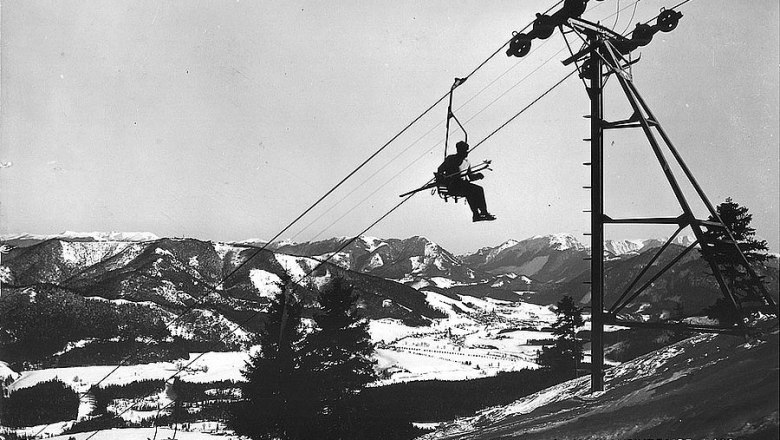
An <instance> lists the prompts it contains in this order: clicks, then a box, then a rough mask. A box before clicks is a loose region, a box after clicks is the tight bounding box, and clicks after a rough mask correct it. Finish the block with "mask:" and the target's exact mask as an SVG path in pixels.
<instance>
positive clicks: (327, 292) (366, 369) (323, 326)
mask: <svg viewBox="0 0 780 440" xmlns="http://www.w3.org/2000/svg"><path fill="white" fill-rule="evenodd" d="M318 301H319V303H320V307H321V311H320V312H319V313H317V314H315V316H314V320H315V322H316V324H317V330H315V332H314V333H312V334H310V335H309V336H308V337H307V339H306V344H305V353H306V355H305V358H304V365H305V371H306V372H307V374H309V380H310V384H311V389H312V392H313V393H314V394H315V395H316V401H317V402H318V406H319V410H318V412H319V414H320V423H319V425H320V429H321V432H320V433H319V436H318V438H360V435H359V431H360V430H361V429H362V428H361V420H363V419H364V416H365V414H361V410H360V408H359V407H360V405H359V404H358V403H357V402H358V399H357V396H358V394H359V392H360V390H362V389H363V388H364V387H365V386H366V385H367V384H369V383H370V382H372V381H374V379H375V378H376V374H375V372H374V368H373V367H374V363H375V362H374V361H373V360H372V359H371V356H372V354H373V352H374V346H373V344H372V343H371V339H370V335H369V333H368V322H367V321H366V320H364V319H363V318H361V317H360V315H359V314H358V310H357V301H358V295H357V292H355V290H354V288H353V287H352V286H351V285H349V284H348V283H347V282H346V281H345V280H344V279H342V278H334V279H333V280H332V281H331V282H330V283H329V284H328V285H326V286H325V287H324V288H323V289H322V291H321V293H320V295H319V298H318Z"/></svg>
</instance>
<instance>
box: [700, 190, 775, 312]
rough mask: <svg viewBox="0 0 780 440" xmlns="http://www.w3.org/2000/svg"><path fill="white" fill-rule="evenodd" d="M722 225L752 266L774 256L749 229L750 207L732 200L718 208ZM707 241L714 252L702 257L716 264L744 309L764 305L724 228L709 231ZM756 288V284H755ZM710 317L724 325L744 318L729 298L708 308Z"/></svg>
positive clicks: (706, 235)
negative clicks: (758, 304) (759, 303)
mask: <svg viewBox="0 0 780 440" xmlns="http://www.w3.org/2000/svg"><path fill="white" fill-rule="evenodd" d="M715 210H716V212H717V213H718V216H719V217H720V219H721V220H722V221H723V223H724V224H725V225H726V226H727V227H728V228H729V229H730V230H731V234H732V236H733V238H734V240H735V241H736V243H737V246H738V247H739V250H741V251H742V254H744V256H745V259H746V260H747V261H748V263H749V264H751V265H754V264H757V263H758V264H760V263H763V262H765V261H767V260H769V259H771V258H774V257H773V256H771V255H769V254H768V253H767V252H768V250H769V247H768V246H767V243H766V241H765V240H758V239H756V238H755V235H756V230H755V229H754V228H752V227H751V226H750V223H751V221H752V220H753V215H752V214H749V213H748V208H747V207H744V206H740V205H739V204H738V203H736V202H734V201H733V200H732V199H731V198H730V197H729V198H727V199H726V201H725V202H723V203H721V204H720V205H718V206H717V207H716V208H715ZM709 220H710V221H714V222H716V221H718V220H717V218H716V217H715V216H712V215H711V216H710V217H709ZM704 236H705V240H706V242H708V243H711V244H712V246H711V247H710V249H711V252H710V253H709V254H705V253H702V258H704V259H705V260H707V261H708V262H710V263H714V264H716V265H717V266H718V267H719V268H720V270H721V273H723V275H724V277H725V278H726V282H727V283H728V284H729V289H730V290H731V292H732V293H733V294H734V296H735V297H736V299H737V301H739V303H740V304H739V305H740V306H741V307H743V308H744V307H745V306H748V303H751V302H753V303H755V302H762V299H761V298H760V297H757V296H756V290H755V288H751V284H752V283H753V282H754V281H755V280H754V279H753V278H752V277H751V275H750V274H749V273H748V271H747V270H746V268H745V267H744V266H743V265H742V257H741V256H740V255H739V252H738V251H737V249H736V248H735V246H734V245H733V244H732V242H731V237H730V236H729V234H728V232H727V231H726V230H724V229H723V228H717V227H713V228H708V229H707V230H706V231H705V232H704ZM753 287H755V285H753ZM706 312H707V314H708V316H710V317H711V318H715V319H718V321H720V322H721V323H722V324H734V323H736V322H737V321H738V320H739V319H741V317H740V314H739V312H738V311H737V310H736V309H735V308H734V305H733V304H732V303H731V302H730V301H729V300H727V299H726V298H719V299H718V300H717V301H716V302H715V304H713V305H712V306H710V307H709V308H707V309H706Z"/></svg>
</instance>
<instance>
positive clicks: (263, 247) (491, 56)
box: [35, 0, 564, 438]
mask: <svg viewBox="0 0 780 440" xmlns="http://www.w3.org/2000/svg"><path fill="white" fill-rule="evenodd" d="M563 1H564V0H560V1H559V2H557V3H556V4H554V5H553V6H551V7H550V8H549V9H548V10H547V12H549V11H550V10H552V9H553V8H555V7H557V6H558V5H560V4H561V3H563ZM532 24H533V22H531V23H529V24H528V25H526V26H525V27H524V28H523V30H525V29H527V28H528V27H530V26H531V25H532ZM511 40H512V39H511V38H510V39H508V40H507V41H506V42H505V43H504V44H502V45H501V47H499V48H498V49H497V50H496V51H495V52H493V53H492V54H491V55H490V56H488V57H487V58H486V59H485V60H483V61H482V62H481V63H480V64H479V65H477V67H475V68H474V69H473V70H472V71H471V72H470V73H469V74H468V75H467V76H466V79H468V78H469V77H471V76H472V75H474V74H475V73H476V72H477V71H478V70H480V69H481V68H482V67H483V66H484V65H485V64H487V62H488V61H490V60H491V59H492V58H493V57H494V56H495V55H496V54H498V52H500V51H501V50H502V49H503V48H504V47H505V46H506V45H507V44H509V42H511ZM448 94H449V92H447V93H445V94H444V95H442V96H441V97H440V98H439V99H438V100H436V101H435V102H434V103H433V104H431V105H430V106H429V107H428V108H426V109H425V110H424V111H423V112H422V113H420V114H419V115H418V116H417V117H416V118H414V119H413V120H412V121H411V122H410V123H408V124H407V125H406V126H405V127H404V128H403V129H401V130H400V131H399V132H398V133H396V134H395V135H394V136H393V137H391V138H390V140H388V141H387V142H386V143H385V144H384V145H382V146H381V147H380V148H379V149H377V150H376V151H375V152H374V153H372V154H371V155H370V156H369V157H368V158H367V159H365V160H364V161H363V162H362V163H361V164H360V165H358V166H357V167H356V168H355V169H353V170H352V171H351V172H350V173H349V174H348V175H347V176H346V177H344V178H343V179H341V181H339V182H338V183H337V184H336V185H334V186H333V187H332V188H331V189H330V190H328V191H327V192H326V193H325V194H323V195H322V196H321V197H320V198H319V199H317V201H315V202H314V203H313V204H312V205H311V206H309V207H308V208H307V209H306V210H304V211H303V212H302V213H301V214H300V215H298V217H296V218H295V219H294V220H293V221H291V222H290V223H289V224H288V225H287V226H285V227H284V228H283V229H282V230H281V231H279V232H278V233H277V234H276V235H274V236H273V237H272V238H271V239H270V240H268V242H267V243H266V244H264V245H263V246H262V247H260V248H258V249H257V250H256V251H255V252H254V253H252V254H251V255H250V256H249V257H247V258H246V259H245V260H244V261H242V262H241V263H240V264H238V265H237V266H236V267H235V268H234V269H233V270H232V271H231V272H229V273H228V274H227V275H225V276H224V277H223V278H222V280H221V281H220V282H219V283H217V284H216V285H214V286H209V287H210V288H211V289H213V290H215V291H216V290H217V289H218V287H219V286H223V287H224V283H225V281H227V279H228V278H230V277H231V276H233V275H234V274H235V273H237V272H238V271H239V270H240V269H241V268H242V267H244V266H245V265H246V264H247V263H248V262H249V261H251V260H252V259H254V258H255V257H256V256H257V255H259V254H260V252H262V251H263V250H265V249H267V248H268V246H269V245H270V244H272V243H273V242H274V240H276V239H278V238H279V237H280V236H281V235H282V234H284V233H285V232H286V231H287V230H289V229H290V228H291V227H292V226H293V225H294V224H295V223H297V222H298V221H299V220H300V219H302V218H303V217H304V216H305V215H306V214H308V213H309V212H310V211H311V210H312V209H314V208H315V207H316V206H317V205H318V204H319V203H321V202H322V201H323V200H324V199H325V198H327V197H328V196H330V194H332V193H333V192H334V191H335V190H336V189H338V188H339V187H340V186H341V185H342V184H344V182H346V181H347V180H348V179H349V178H351V177H352V176H353V175H355V174H356V173H357V172H358V171H359V170H360V169H362V168H363V167H364V166H365V165H366V164H367V163H368V162H370V161H371V160H373V159H374V158H375V157H376V156H377V155H378V154H379V153H381V152H382V151H383V150H384V149H385V148H386V147H387V146H388V145H390V144H391V143H392V142H393V141H395V140H396V139H397V138H398V137H400V136H401V135H402V134H403V133H405V132H406V131H407V130H408V129H409V128H410V127H411V126H413V125H414V124H416V123H417V122H418V121H419V120H420V119H421V118H422V117H423V116H425V115H426V114H427V113H428V112H430V111H431V110H432V109H433V108H434V107H436V106H437V105H438V104H439V103H441V101H443V100H444V99H445V98H446V97H447V96H448ZM406 200H408V198H407V199H404V202H405V201H406ZM402 203H403V202H402ZM400 205H401V204H399V205H397V206H396V208H397V207H399V206H400ZM396 208H393V210H395V209H396ZM393 210H391V212H392V211H393ZM388 215H389V213H388ZM382 218H384V216H383V217H382ZM372 226H373V225H372ZM204 281H205V280H204ZM205 284H206V285H208V283H205ZM208 296H209V295H208V294H206V295H204V296H203V297H201V298H199V299H198V300H197V301H195V302H194V303H193V304H192V305H191V306H189V307H188V308H187V310H185V311H184V312H182V313H180V314H179V315H178V316H177V317H176V318H175V319H173V320H172V321H171V322H170V323H169V324H168V325H167V326H166V330H169V329H170V328H171V326H172V325H173V324H174V323H176V322H177V321H178V320H180V319H181V318H182V317H183V316H185V315H186V314H187V313H189V312H191V311H192V310H194V309H195V307H197V306H198V305H201V304H202V303H201V301H202V300H204V299H207V298H208ZM240 327H241V326H238V327H237V328H236V329H234V330H233V332H231V334H232V333H234V332H235V331H236V330H237V329H238V328H240ZM132 357H133V356H132V355H131V356H128V357H126V358H124V359H122V360H121V361H120V363H119V364H118V365H117V366H116V367H115V368H114V369H112V370H111V371H110V372H109V373H108V374H106V375H105V376H104V377H103V378H101V379H100V380H99V381H98V382H96V383H94V384H92V385H91V386H90V389H92V388H93V387H95V386H99V385H100V384H101V383H103V381H105V380H106V379H108V377H110V376H111V375H112V374H113V373H115V372H116V371H117V370H118V369H119V368H120V367H121V366H123V365H124V364H125V363H126V362H127V361H128V360H129V359H130V358H132ZM87 392H88V391H87ZM83 394H86V393H83ZM50 425H51V424H48V425H46V426H44V427H43V428H41V430H40V431H38V433H36V434H35V436H36V437H37V436H38V435H40V434H41V433H42V432H43V431H44V430H46V428H48V427H49V426H50ZM88 438H91V436H90V437H88Z"/></svg>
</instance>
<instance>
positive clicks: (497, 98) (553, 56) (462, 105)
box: [294, 0, 639, 240]
mask: <svg viewBox="0 0 780 440" xmlns="http://www.w3.org/2000/svg"><path fill="white" fill-rule="evenodd" d="M638 2H639V0H637V1H636V2H634V3H633V4H634V6H636V4H637V3H638ZM603 4H604V3H598V4H597V5H596V6H594V7H592V8H590V9H589V10H588V11H587V12H591V11H593V10H595V9H597V8H598V7H599V6H601V5H603ZM619 4H620V3H619V0H618V6H619ZM629 7H631V5H630V4H629V5H628V6H626V7H624V8H623V9H627V8H629ZM621 10H622V9H619V10H618V11H617V12H615V13H612V14H610V15H608V16H607V17H604V18H603V19H607V18H610V17H612V16H613V15H615V14H619V12H620V11H621ZM548 12H549V9H548ZM550 41H552V40H551V39H545V40H544V42H543V43H542V44H541V45H539V46H534V48H533V49H532V50H531V52H530V53H529V54H528V55H530V54H532V53H533V52H534V51H536V50H538V49H541V48H542V47H543V46H544V45H545V44H547V43H549V42H550ZM564 41H565V37H564ZM567 44H568V42H567ZM564 49H565V48H562V49H560V50H558V51H557V52H556V53H555V54H554V55H552V56H551V57H549V58H548V59H547V60H545V61H544V62H543V63H542V64H540V65H539V66H538V67H536V68H535V69H534V70H532V71H531V72H530V73H528V74H527V75H525V76H524V77H523V78H522V79H521V80H519V81H517V82H516V83H515V84H514V85H513V86H511V87H510V88H509V89H507V90H505V91H504V92H503V93H501V94H500V95H499V96H498V97H496V98H495V99H493V100H492V101H491V102H490V103H488V104H487V105H486V106H483V107H482V109H480V110H479V111H478V112H477V113H475V114H474V115H472V116H471V117H470V118H469V119H467V120H466V121H465V122H466V123H468V122H471V121H472V120H473V119H474V118H476V117H477V116H478V115H480V114H481V113H482V112H484V111H485V110H487V109H488V108H489V107H491V106H492V105H493V104H495V103H496V102H497V101H498V100H500V99H501V98H503V97H504V96H505V95H506V94H507V93H509V92H510V91H512V90H513V89H515V88H516V87H517V86H519V85H520V84H521V83H523V82H524V81H525V80H526V79H528V78H529V77H530V76H531V75H533V74H534V73H536V72H537V71H538V70H539V69H541V68H542V67H543V66H545V65H546V64H547V63H549V62H550V61H551V60H552V59H554V58H555V57H556V56H558V54H560V53H561V52H562V51H563V50H564ZM526 59H528V57H524V58H521V59H520V60H518V61H517V62H516V63H515V64H514V65H513V66H512V67H510V68H508V69H507V70H505V71H504V72H503V73H502V74H500V75H499V76H498V77H496V78H495V79H493V80H492V81H491V82H490V83H489V84H488V85H486V86H485V87H483V88H482V89H481V90H480V91H479V92H477V93H476V94H475V95H473V96H472V97H471V98H469V99H468V100H466V102H464V103H463V104H461V106H460V107H458V108H457V109H456V110H457V111H459V110H461V109H463V107H465V106H466V105H467V104H468V103H470V102H471V101H473V100H474V99H475V98H476V97H477V96H479V95H480V94H482V93H483V92H484V91H485V90H487V89H488V88H489V87H490V86H492V85H493V84H495V83H496V82H497V81H498V80H499V79H500V78H502V77H503V76H505V75H506V74H507V73H509V72H510V71H511V70H513V69H514V68H516V67H517V66H518V65H519V64H520V63H521V62H523V61H524V60H526ZM440 125H441V122H439V123H438V124H437V125H435V126H434V127H432V128H431V129H429V130H428V131H427V132H426V133H425V134H423V135H422V136H420V137H419V138H417V139H416V140H415V141H414V142H413V143H412V144H410V145H409V146H408V147H406V148H405V149H404V150H403V151H401V152H400V153H398V154H397V155H396V156H394V157H393V158H392V159H391V160H390V161H389V162H388V163H387V164H385V165H384V166H383V167H381V168H380V169H379V170H378V171H377V172H376V173H374V174H372V175H370V176H368V177H367V178H366V179H365V180H364V181H363V182H362V183H361V184H360V185H359V186H357V187H355V188H354V189H353V190H352V191H350V192H349V193H348V194H347V195H346V196H344V197H343V198H341V199H340V200H339V201H338V202H336V204H334V205H332V206H331V207H330V208H329V209H328V210H326V211H325V212H323V213H322V214H320V215H319V216H318V217H317V218H316V219H314V220H313V221H312V222H310V223H309V224H308V225H306V227H305V228H304V229H302V230H301V231H299V232H298V233H296V235H295V236H294V237H297V236H298V235H300V233H302V232H303V231H304V230H306V229H308V228H309V227H311V226H312V225H313V224H314V223H316V222H317V221H319V220H320V219H321V218H322V217H324V216H325V214H327V213H328V212H330V211H332V210H333V209H334V208H335V207H336V205H338V204H339V203H341V202H342V201H343V200H345V199H346V198H347V197H349V196H350V195H352V194H353V193H355V192H356V191H357V190H358V189H360V188H361V187H363V185H365V184H366V183H367V182H368V181H369V180H371V179H372V178H373V177H374V176H376V174H378V172H379V171H381V170H383V169H385V168H386V167H387V165H388V164H389V163H392V162H393V161H395V160H397V159H398V157H400V156H401V155H402V154H403V153H405V152H406V151H408V150H409V149H410V148H411V147H413V146H414V145H416V144H417V143H418V142H419V141H420V140H421V139H423V138H424V137H425V136H427V135H428V134H430V133H431V132H432V131H433V130H434V129H436V128H437V127H439V126H440ZM440 143H441V141H438V142H437V143H436V144H434V145H432V146H431V147H430V148H429V149H428V150H426V151H425V152H423V154H422V155H420V156H418V157H417V158H416V159H415V160H413V161H412V162H411V163H410V164H409V165H407V166H405V167H404V168H403V169H402V170H401V171H399V172H398V173H396V174H395V175H394V176H392V177H391V178H390V179H388V180H387V181H385V182H384V183H383V184H382V185H380V186H379V187H377V188H376V189H375V190H374V191H372V192H371V193H370V194H369V195H368V196H366V197H365V198H363V199H362V200H361V201H359V202H358V203H357V204H355V205H353V206H352V208H350V209H349V210H348V211H347V212H345V213H344V214H342V215H341V216H340V217H338V218H337V219H336V220H334V221H333V222H331V223H330V224H328V225H327V226H326V227H325V228H324V229H322V230H320V232H318V233H317V234H315V235H314V236H313V237H312V240H314V239H316V238H317V237H320V236H321V235H323V234H324V233H325V232H326V231H327V230H328V229H330V228H331V227H332V226H333V225H335V224H336V223H338V222H339V221H340V220H342V219H343V218H344V217H346V216H347V215H348V214H350V213H351V212H353V211H354V210H355V209H357V208H358V207H359V206H360V205H362V204H363V203H365V202H366V201H367V200H368V199H370V198H371V196H373V195H374V194H376V193H377V192H378V191H379V190H380V189H381V188H383V187H385V186H386V185H387V184H388V183H390V182H391V181H393V180H394V179H396V178H397V177H398V176H399V174H400V173H402V172H403V171H405V170H407V169H408V168H409V167H410V166H411V165H412V164H414V163H415V162H417V161H419V160H420V159H421V158H422V156H424V155H425V154H427V153H429V152H430V151H432V150H433V149H434V148H435V147H436V146H438V145H439V144H440Z"/></svg>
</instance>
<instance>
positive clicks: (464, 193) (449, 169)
mask: <svg viewBox="0 0 780 440" xmlns="http://www.w3.org/2000/svg"><path fill="white" fill-rule="evenodd" d="M455 149H456V151H457V152H456V153H455V154H451V155H449V156H447V157H446V158H444V162H442V164H441V165H439V169H438V175H439V176H440V177H441V178H444V179H445V180H444V183H445V185H446V187H447V192H448V193H449V195H451V196H453V197H465V198H466V201H467V202H468V203H469V207H470V208H471V213H472V215H473V216H472V220H473V221H475V222H481V221H489V220H495V219H496V217H495V216H493V215H492V214H490V213H489V212H488V211H487V205H486V203H485V191H484V190H483V189H482V187H481V186H479V185H475V184H473V183H471V182H472V181H474V180H480V179H482V178H484V177H485V176H484V175H483V174H482V173H473V172H471V164H470V163H469V161H468V159H466V156H468V155H469V144H467V143H466V142H464V141H460V142H458V143H457V144H456V145H455Z"/></svg>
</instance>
